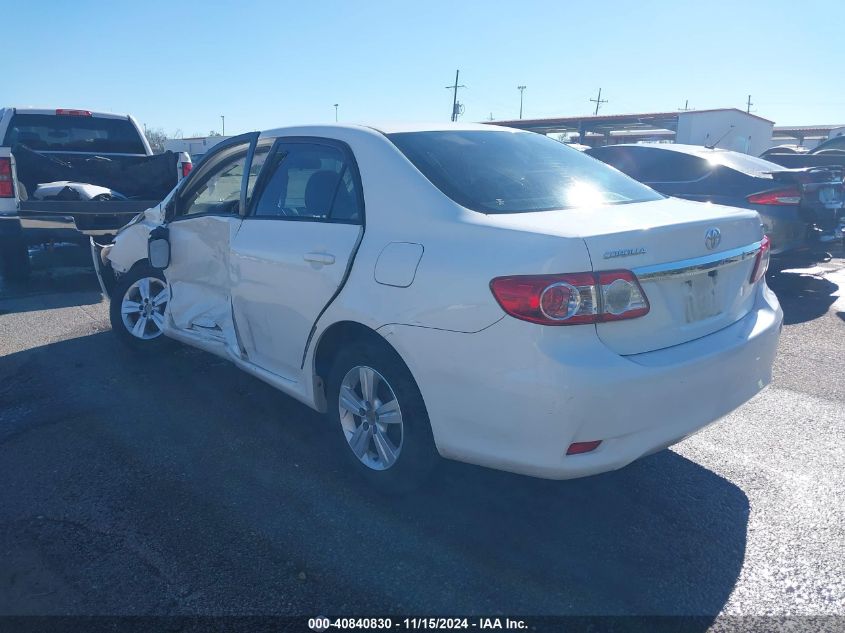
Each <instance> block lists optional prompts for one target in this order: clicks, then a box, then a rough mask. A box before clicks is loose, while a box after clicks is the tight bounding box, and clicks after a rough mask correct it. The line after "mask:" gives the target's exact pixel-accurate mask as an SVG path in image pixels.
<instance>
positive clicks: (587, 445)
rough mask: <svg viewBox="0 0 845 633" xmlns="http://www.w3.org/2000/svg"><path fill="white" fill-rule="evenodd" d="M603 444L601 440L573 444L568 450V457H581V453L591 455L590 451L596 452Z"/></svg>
mask: <svg viewBox="0 0 845 633" xmlns="http://www.w3.org/2000/svg"><path fill="white" fill-rule="evenodd" d="M599 444H601V440H595V441H593V442H573V443H572V444H570V445H569V448H567V449H566V454H567V455H580V454H581V453H589V452H590V451H594V450H596V449H597V448H598V447H599Z"/></svg>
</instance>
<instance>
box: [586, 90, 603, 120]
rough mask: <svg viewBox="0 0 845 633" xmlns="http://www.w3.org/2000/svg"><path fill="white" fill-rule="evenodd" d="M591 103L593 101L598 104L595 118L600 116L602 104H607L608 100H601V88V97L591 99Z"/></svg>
mask: <svg viewBox="0 0 845 633" xmlns="http://www.w3.org/2000/svg"><path fill="white" fill-rule="evenodd" d="M590 101H592V102H594V103H595V104H596V111H595V114H594V116H598V113H599V108H600V107H601V104H602V103H607V99H602V98H601V88H599V96H598V97H596V98H595V99H590Z"/></svg>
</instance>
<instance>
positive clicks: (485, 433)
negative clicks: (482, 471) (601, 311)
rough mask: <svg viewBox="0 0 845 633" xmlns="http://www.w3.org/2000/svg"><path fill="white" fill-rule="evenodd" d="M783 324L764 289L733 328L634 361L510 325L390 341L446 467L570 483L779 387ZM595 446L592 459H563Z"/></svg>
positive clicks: (586, 341)
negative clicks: (570, 451) (412, 380)
mask: <svg viewBox="0 0 845 633" xmlns="http://www.w3.org/2000/svg"><path fill="white" fill-rule="evenodd" d="M782 320H783V313H782V311H781V309H780V306H779V304H778V302H777V298H776V297H775V295H774V293H772V292H771V291H770V290H769V289H768V288H766V286H765V285H764V284H761V285H760V286H759V288H758V292H757V297H756V299H755V307H754V309H753V310H752V311H751V312H750V313H749V314H748V315H746V317H744V318H743V319H741V320H740V321H738V322H736V323H734V324H733V325H731V326H729V327H727V328H724V329H723V330H720V331H719V332H716V333H714V334H711V335H709V336H706V337H703V338H701V339H698V340H695V341H691V342H689V343H685V344H682V345H676V346H674V347H670V348H667V349H663V350H658V351H655V352H649V353H645V354H638V355H633V356H619V355H617V354H615V353H614V352H612V351H611V350H609V349H608V348H607V347H606V346H605V345H604V344H603V343H601V341H600V340H599V339H598V337H597V336H595V332H594V330H593V331H590V330H589V329H586V328H581V327H580V326H576V327H572V328H543V327H542V326H533V325H531V324H526V323H523V322H521V321H517V320H515V319H511V318H505V319H503V320H502V321H500V322H499V323H497V324H496V325H493V326H491V327H490V328H487V329H486V330H484V331H482V332H479V333H477V334H458V333H451V332H443V331H437V330H427V329H425V328H415V327H408V326H391V327H390V328H386V330H387V331H386V332H385V334H386V336H387V340H388V341H391V342H393V343H394V345H395V346H396V347H397V349H398V350H399V351H400V353H401V354H402V355H403V357H404V358H405V359H406V361H408V364H409V366H410V368H411V371H412V372H413V373H414V376H415V377H416V378H417V382H418V384H419V386H420V390H421V391H422V393H423V397H424V399H425V402H426V407H427V408H428V412H429V417H430V419H431V423H432V430H433V431H434V436H435V441H436V443H437V447H438V449H439V451H440V452H441V454H442V455H443V456H444V457H449V458H452V459H457V460H460V461H466V462H471V463H475V464H480V465H484V466H489V467H492V468H498V469H502V470H509V471H513V472H517V473H522V474H527V475H533V476H538V477H545V478H551V479H568V478H574V477H582V476H585V475H592V474H596V473H601V472H605V471H609V470H615V469H618V468H621V467H623V466H625V465H627V464H629V463H631V462H632V461H634V460H636V459H638V458H639V457H642V456H644V455H647V454H650V453H653V452H655V451H657V450H660V449H662V448H665V447H667V446H670V445H672V444H674V443H676V442H678V441H680V440H682V439H684V438H685V437H687V436H689V435H691V434H693V433H695V432H696V431H698V430H699V429H701V428H703V427H704V426H706V425H708V424H710V423H711V422H713V421H715V420H717V419H719V418H721V417H723V416H725V415H726V414H728V413H730V412H731V411H733V410H734V409H736V408H737V407H739V406H740V405H741V404H743V403H744V402H746V401H747V400H749V399H750V398H751V397H752V396H754V395H755V394H756V393H758V392H759V391H760V390H762V389H763V388H764V387H765V386H766V385H767V384H769V382H770V381H771V368H772V363H773V361H774V357H775V352H776V349H777V342H778V338H779V334H780V329H781V323H782ZM562 330H569V331H568V332H562ZM594 440H601V441H602V444H601V445H600V446H599V447H598V448H597V449H596V450H594V451H592V452H590V453H585V454H581V455H570V456H567V455H566V450H567V447H568V446H569V445H570V444H571V443H573V442H586V441H594Z"/></svg>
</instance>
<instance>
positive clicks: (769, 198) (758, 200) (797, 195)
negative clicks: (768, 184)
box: [748, 187, 801, 206]
mask: <svg viewBox="0 0 845 633" xmlns="http://www.w3.org/2000/svg"><path fill="white" fill-rule="evenodd" d="M748 202H750V203H751V204H774V205H778V206H789V205H796V204H800V203H801V191H800V190H799V189H798V188H797V187H790V188H789V189H776V190H774V191H763V192H762V193H755V194H753V195H750V196H748Z"/></svg>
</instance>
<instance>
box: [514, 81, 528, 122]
mask: <svg viewBox="0 0 845 633" xmlns="http://www.w3.org/2000/svg"><path fill="white" fill-rule="evenodd" d="M526 88H527V86H517V87H516V89H517V90H519V118H520V119H521V118H522V93H524V92H525V89H526Z"/></svg>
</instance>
